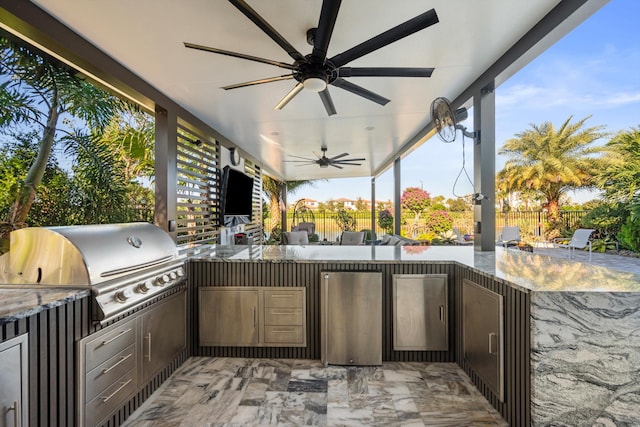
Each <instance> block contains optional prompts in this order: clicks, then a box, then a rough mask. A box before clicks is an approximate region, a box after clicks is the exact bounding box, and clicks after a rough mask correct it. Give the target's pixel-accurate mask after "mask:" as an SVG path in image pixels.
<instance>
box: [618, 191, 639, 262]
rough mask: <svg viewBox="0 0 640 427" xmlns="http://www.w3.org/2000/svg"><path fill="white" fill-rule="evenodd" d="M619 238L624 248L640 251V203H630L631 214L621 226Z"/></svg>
mask: <svg viewBox="0 0 640 427" xmlns="http://www.w3.org/2000/svg"><path fill="white" fill-rule="evenodd" d="M618 240H620V244H621V245H622V247H623V248H625V249H630V250H632V251H634V252H640V203H637V202H636V203H632V204H630V205H629V216H628V217H627V220H626V221H625V223H624V224H623V225H622V227H621V228H620V232H619V233H618Z"/></svg>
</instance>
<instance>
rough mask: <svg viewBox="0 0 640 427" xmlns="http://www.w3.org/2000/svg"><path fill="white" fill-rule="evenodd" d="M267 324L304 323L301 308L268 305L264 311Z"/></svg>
mask: <svg viewBox="0 0 640 427" xmlns="http://www.w3.org/2000/svg"><path fill="white" fill-rule="evenodd" d="M264 324H265V325H303V323H302V309H301V308H278V307H268V308H266V309H265V311H264Z"/></svg>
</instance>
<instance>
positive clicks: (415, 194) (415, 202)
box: [400, 187, 431, 218]
mask: <svg viewBox="0 0 640 427" xmlns="http://www.w3.org/2000/svg"><path fill="white" fill-rule="evenodd" d="M400 205H401V206H402V209H406V210H408V211H410V212H413V213H414V215H415V216H416V218H417V217H418V216H419V215H420V214H421V213H422V212H424V211H425V210H426V209H427V208H428V207H429V206H430V205H431V196H430V195H429V193H427V192H426V191H424V190H423V189H422V188H418V187H407V188H406V189H405V190H404V191H403V192H402V196H401V197H400Z"/></svg>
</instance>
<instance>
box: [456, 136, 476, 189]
mask: <svg viewBox="0 0 640 427" xmlns="http://www.w3.org/2000/svg"><path fill="white" fill-rule="evenodd" d="M464 142H465V136H464V132H463V133H462V168H461V169H460V172H458V176H456V180H455V181H454V182H453V188H452V189H451V192H452V193H453V195H454V196H455V197H458V198H464V197H465V196H460V195H458V194H456V186H457V185H458V180H459V179H460V176H461V175H462V173H463V172H464V174H465V176H466V177H467V181H469V184H471V188H474V186H473V181H471V178H470V177H469V174H468V173H467V169H466V162H467V160H466V155H465V147H464ZM474 192H475V188H474Z"/></svg>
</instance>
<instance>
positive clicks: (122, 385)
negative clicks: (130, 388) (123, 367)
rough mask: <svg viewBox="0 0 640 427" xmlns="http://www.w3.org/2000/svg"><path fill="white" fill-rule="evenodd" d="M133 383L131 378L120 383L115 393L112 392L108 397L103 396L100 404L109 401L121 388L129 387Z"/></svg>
mask: <svg viewBox="0 0 640 427" xmlns="http://www.w3.org/2000/svg"><path fill="white" fill-rule="evenodd" d="M131 381H133V380H132V379H131V378H129V379H128V380H127V381H125V382H123V383H120V387H118V389H117V390H116V391H114V392H113V393H111V394H110V395H109V396H105V397H103V398H102V403H106V402H107V401H108V400H109V399H111V398H112V397H113V396H115V395H116V394H118V393H119V392H120V391H121V390H122V389H123V388H125V387H126V386H127V385H129V383H130V382H131Z"/></svg>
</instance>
